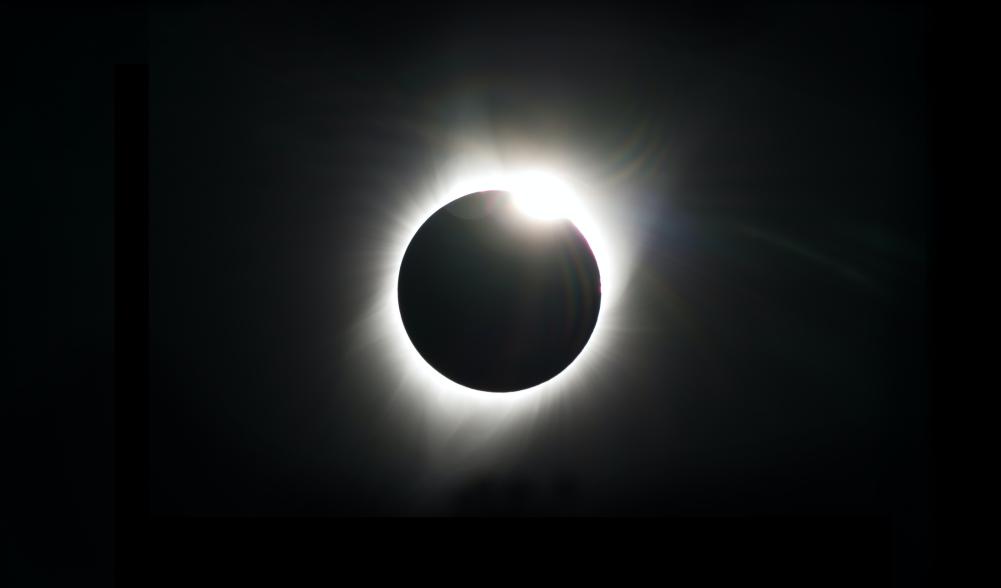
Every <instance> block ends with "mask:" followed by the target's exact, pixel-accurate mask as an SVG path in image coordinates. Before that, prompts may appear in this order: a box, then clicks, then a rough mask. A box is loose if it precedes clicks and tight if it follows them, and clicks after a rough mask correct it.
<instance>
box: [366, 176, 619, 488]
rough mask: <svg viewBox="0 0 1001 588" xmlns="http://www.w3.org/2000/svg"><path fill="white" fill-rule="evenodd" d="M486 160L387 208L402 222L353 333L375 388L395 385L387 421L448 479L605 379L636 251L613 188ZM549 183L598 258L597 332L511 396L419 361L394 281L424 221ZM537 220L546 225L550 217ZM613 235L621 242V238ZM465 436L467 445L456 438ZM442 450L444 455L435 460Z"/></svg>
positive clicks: (381, 254) (388, 239) (385, 249)
mask: <svg viewBox="0 0 1001 588" xmlns="http://www.w3.org/2000/svg"><path fill="white" fill-rule="evenodd" d="M476 163H481V165H476ZM483 163H484V162H482V161H481V162H471V161H470V160H469V158H468V157H467V158H464V159H463V160H462V161H456V162H455V167H454V169H455V170H456V171H457V173H454V174H447V173H446V174H441V175H440V176H438V177H437V178H434V177H432V179H431V180H429V185H427V187H426V189H425V190H419V191H417V192H416V194H415V193H414V192H413V191H410V192H409V193H402V191H401V196H400V199H399V200H398V201H397V202H396V203H395V205H394V206H393V208H392V209H391V210H389V209H386V214H387V216H389V217H390V218H391V219H392V221H395V222H393V223H391V224H390V226H389V228H388V229H386V232H385V233H384V234H383V236H384V239H383V240H382V242H381V244H380V245H378V246H377V251H375V252H374V253H375V254H376V255H377V257H378V260H379V262H378V264H377V265H378V267H377V268H376V272H377V274H376V275H375V276H374V277H376V279H377V280H378V284H377V285H374V286H375V288H376V289H375V293H376V295H377V299H376V300H375V301H374V305H373V307H372V308H371V309H370V311H369V312H368V313H367V314H366V315H365V317H364V318H363V320H362V323H360V325H359V326H360V329H359V331H358V337H357V338H356V343H357V344H358V345H356V348H357V347H358V346H362V347H364V348H365V354H366V357H368V359H367V360H366V361H370V362H373V367H372V370H371V371H370V372H369V376H368V377H369V378H372V379H374V380H379V381H382V382H384V384H379V385H377V389H384V387H386V386H388V387H389V388H390V389H393V387H394V386H395V392H394V393H393V394H392V395H391V398H389V399H388V400H389V404H388V405H386V407H385V408H386V410H387V411H388V412H387V418H394V419H402V420H398V422H401V423H406V424H407V426H408V428H411V430H412V431H414V432H415V433H416V434H418V435H419V437H420V438H423V439H424V442H425V443H427V447H426V449H427V450H428V451H429V455H430V456H431V462H429V463H438V464H440V465H442V467H446V465H445V464H447V467H448V469H449V471H448V473H447V475H448V476H454V475H459V468H457V465H456V464H457V463H458V462H461V461H462V459H463V458H464V457H466V456H468V455H471V454H472V453H471V452H481V453H482V451H484V450H486V449H488V448H489V449H491V450H503V451H508V450H511V449H512V448H513V447H514V446H516V445H517V444H518V443H519V440H520V439H524V438H525V437H523V436H521V435H517V434H512V433H514V432H515V431H516V430H518V429H519V428H523V427H531V426H532V425H533V423H534V422H535V421H536V420H537V418H538V417H540V416H541V415H542V414H543V413H545V412H546V411H547V410H549V409H550V408H551V407H555V406H556V405H560V406H564V405H565V399H566V398H568V393H569V392H571V391H578V392H583V390H582V389H585V388H588V387H589V385H590V384H593V383H594V382H595V381H596V379H598V378H601V377H603V376H604V374H605V373H606V372H607V371H608V370H605V369H604V368H605V367H606V364H607V360H608V359H609V358H610V356H612V355H614V354H615V349H616V346H617V345H618V341H617V338H618V337H619V336H620V335H621V332H622V331H623V326H622V324H621V319H620V318H619V317H621V316H622V314H621V310H622V309H620V308H619V301H620V300H621V299H622V294H623V291H624V288H625V281H626V278H627V276H628V273H629V266H630V264H629V261H630V259H631V258H630V254H631V253H632V249H633V248H634V247H635V246H634V245H633V244H632V243H631V242H630V241H629V240H628V239H627V238H625V237H626V236H627V235H628V233H626V231H627V230H628V224H629V221H623V220H621V219H622V218H627V216H626V215H625V214H624V213H623V212H620V209H621V208H622V207H621V206H620V205H621V202H622V200H621V195H620V194H616V197H617V198H616V200H614V201H613V200H611V199H610V198H608V197H607V196H606V195H605V194H599V193H596V192H595V191H592V190H591V188H590V186H589V185H588V184H587V183H586V182H578V181H574V182H571V181H570V180H569V177H570V176H569V175H563V174H561V173H557V172H553V171H549V168H538V167H530V168H529V167H526V168H517V169H513V170H512V169H508V168H505V167H503V166H500V165H494V164H493V162H490V164H488V165H482V164H483ZM460 170H461V171H460ZM462 172H465V173H462ZM442 175H443V176H445V179H443V178H442V177H441V176H442ZM537 182H541V183H537ZM546 185H548V186H550V187H552V186H560V191H559V193H558V194H557V197H558V199H559V204H560V209H559V215H558V216H561V217H565V218H568V219H569V220H571V221H572V222H573V223H574V224H575V225H576V226H577V228H578V229H579V230H580V231H581V233H582V234H583V236H584V238H585V239H586V240H587V241H588V244H589V245H590V247H591V251H592V253H593V254H594V256H595V260H596V262H597V264H598V268H599V271H600V274H601V290H602V301H601V308H600V310H599V313H598V319H597V323H596V325H595V328H594V331H593V332H592V333H591V337H590V339H589V340H588V342H587V344H586V345H585V346H584V348H583V350H582V351H581V352H580V354H579V355H578V356H577V357H576V358H575V359H574V361H573V362H571V364H570V365H569V366H567V368H566V369H564V370H563V371H562V372H560V373H559V374H557V375H556V376H554V377H553V378H551V379H549V380H547V381H545V382H542V383H541V384H538V385H536V386H533V387H531V388H526V389H523V390H519V391H516V392H511V393H507V394H492V393H488V392H483V391H480V390H474V389H472V388H467V387H465V386H462V385H461V384H458V383H456V382H454V381H452V380H449V379H448V378H446V377H445V376H444V375H442V374H441V373H439V372H438V371H437V370H435V369H434V368H433V367H431V365H429V364H428V363H427V362H426V361H425V360H424V358H423V357H421V355H420V354H419V353H418V351H417V349H416V348H415V347H414V346H413V344H412V342H411V340H410V337H409V336H408V335H407V332H406V330H405V328H404V326H403V319H402V317H401V315H400V309H399V301H398V297H397V284H398V279H399V272H400V267H401V264H402V261H403V256H404V253H405V251H406V249H407V246H408V245H409V243H410V241H411V239H412V238H413V236H414V234H416V232H417V230H418V229H419V228H420V227H421V226H422V225H423V224H424V222H425V221H427V219H428V218H429V217H430V216H431V215H432V214H434V213H435V212H437V211H438V210H439V209H440V208H441V207H442V206H444V205H446V204H448V203H449V202H452V201H453V200H456V199H458V198H461V197H463V196H465V195H467V194H471V193H474V192H480V191H485V190H504V191H508V192H511V193H512V195H513V196H515V198H518V199H522V198H526V197H539V196H542V195H543V193H544V192H545V190H543V189H542V188H544V187H545V186H546ZM533 186H534V187H533ZM403 194H408V197H403ZM523 204H524V201H523ZM538 204H541V203H538ZM551 204H555V203H547V204H546V205H545V206H544V207H540V208H541V209H542V210H540V208H535V209H532V208H531V206H532V204H529V210H526V213H528V214H529V215H533V212H535V213H536V214H535V216H536V217H538V216H539V214H538V213H539V212H542V214H541V216H542V217H547V216H552V215H555V214H556V211H555V210H553V209H552V207H551V206H550V205H551ZM599 218H600V219H601V222H598V220H597V219H599ZM540 222H545V221H544V218H543V219H542V220H540ZM609 228H611V229H612V230H611V231H609V230H608V229H609ZM611 237H616V238H617V239H616V241H615V242H614V243H613V240H612V238H611ZM614 245H620V246H618V247H616V246H614ZM574 399H575V400H574V402H575V406H581V404H580V400H581V397H580V395H577V394H575V395H574ZM457 436H458V437H457ZM458 439H461V443H457V440H458ZM446 455H447V456H448V457H447V459H446V458H445V456H446ZM435 456H437V457H438V458H440V459H438V460H435ZM457 460H459V461H458V462H457ZM439 473H441V474H442V475H443V476H444V475H446V474H445V473H443V472H439Z"/></svg>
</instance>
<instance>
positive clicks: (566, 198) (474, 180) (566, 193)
mask: <svg viewBox="0 0 1001 588" xmlns="http://www.w3.org/2000/svg"><path fill="white" fill-rule="evenodd" d="M487 190H503V191H506V192H509V193H511V195H512V197H513V199H514V202H515V205H516V206H517V207H518V208H519V209H520V210H522V211H523V212H525V213H526V215H528V216H529V217H531V218H530V219H529V221H530V222H531V221H532V220H533V219H542V220H548V219H557V218H565V219H567V220H570V221H571V222H573V223H574V225H576V226H577V228H578V230H580V232H581V234H582V235H583V236H584V238H585V239H586V240H587V242H588V245H589V246H590V248H591V252H592V253H593V254H594V257H595V261H596V262H597V264H598V272H599V274H600V277H601V291H602V300H601V307H600V308H599V311H598V320H597V323H596V325H595V328H594V331H593V332H592V333H591V337H590V338H589V339H588V342H587V344H586V345H585V346H584V349H583V350H582V351H581V352H580V354H579V355H578V356H577V357H576V358H575V359H574V361H573V362H571V364H570V365H569V366H567V367H566V369H564V370H563V371H562V372H560V373H559V374H557V375H556V376H554V377H553V378H551V379H550V380H547V381H545V382H542V383H541V384H537V385H535V386H532V387H530V388H525V389H523V390H518V391H515V392H507V393H491V392H484V391H481V390H475V389H473V388H468V387H466V386H463V385H461V384H459V383H457V382H454V381H452V380H450V379H448V378H446V377H445V376H444V375H442V374H441V373H440V372H438V371H437V370H435V369H434V368H433V367H431V365H429V364H428V363H427V362H426V361H425V360H424V358H423V357H421V355H420V353H418V351H417V349H416V348H415V347H414V346H413V343H412V342H411V340H410V336H409V335H408V334H407V332H406V329H405V327H404V326H403V318H402V316H401V315H400V309H399V298H398V292H397V285H398V282H399V273H400V266H401V264H402V261H403V254H404V253H405V252H406V248H407V246H408V245H409V244H410V240H411V239H412V238H413V236H414V234H416V232H417V229H419V228H420V227H421V226H422V225H423V224H424V223H425V222H426V221H427V219H428V218H430V217H431V215H433V214H434V213H435V212H437V211H438V210H439V209H441V207H443V206H445V205H447V204H448V203H450V202H452V201H454V200H457V199H459V198H461V197H463V196H466V195H468V194H472V193H475V192H482V191H487ZM612 266H613V264H612V262H611V256H610V254H609V248H608V245H607V241H606V240H605V239H604V236H603V234H602V233H601V231H600V230H599V228H598V226H597V224H596V223H595V222H594V219H593V217H592V216H591V215H589V214H588V213H587V210H586V208H585V206H584V205H583V203H582V201H581V199H580V195H579V194H578V193H577V192H576V190H574V188H573V187H572V185H571V184H570V183H569V182H568V181H566V180H564V179H562V177H561V176H559V175H557V174H554V173H552V172H548V171H540V170H528V171H517V172H509V173H494V174H485V175H482V176H477V177H471V178H465V179H463V180H460V181H457V182H455V184H454V185H453V187H452V188H451V189H450V190H448V191H447V192H445V194H443V196H442V197H440V198H439V199H438V201H437V202H436V203H435V204H433V205H431V206H429V207H428V208H427V209H426V210H424V211H423V213H422V214H421V215H420V217H419V221H417V222H414V223H412V228H411V229H410V230H408V231H407V235H406V237H405V239H403V240H402V242H401V243H400V247H399V253H398V256H397V263H396V267H395V268H394V271H393V274H392V281H391V284H392V285H391V287H389V288H387V289H386V293H387V296H388V297H389V304H390V306H391V308H392V309H393V312H392V318H393V321H392V329H393V331H394V332H395V336H394V337H392V339H393V340H394V341H396V342H398V344H399V345H401V346H402V347H404V348H405V349H406V355H407V357H408V358H409V360H408V362H407V363H408V366H409V368H410V370H411V371H412V372H414V373H419V374H421V377H420V379H421V380H422V381H423V382H424V384H425V385H430V386H434V387H436V388H439V389H441V390H449V391H452V392H456V393H459V394H461V395H463V396H469V395H470V394H472V395H473V396H474V397H475V398H478V399H484V401H485V402H505V403H510V402H513V401H514V399H516V398H524V397H525V396H527V395H531V394H533V393H539V392H541V391H543V390H545V389H553V388H562V387H563V385H565V384H567V383H572V382H574V381H575V380H577V383H580V382H581V381H580V380H578V379H577V378H575V377H574V376H575V375H576V376H580V373H579V368H580V365H581V364H583V363H586V361H587V359H588V357H589V356H590V355H591V354H590V353H589V351H593V347H594V346H595V344H597V343H598V342H599V341H600V339H601V334H602V331H603V328H602V327H604V324H603V323H604V321H603V320H602V318H603V316H604V315H605V314H606V312H605V311H606V309H607V308H608V307H609V305H610V304H611V303H612V302H613V301H612V299H611V298H610V297H608V296H607V295H606V293H607V292H610V291H612V288H609V286H610V285H611V284H614V280H615V271H614V268H613V267H612Z"/></svg>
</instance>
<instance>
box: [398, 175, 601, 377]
mask: <svg viewBox="0 0 1001 588" xmlns="http://www.w3.org/2000/svg"><path fill="white" fill-rule="evenodd" d="M538 202H541V200H538V199H536V200H532V201H530V202H528V206H526V205H525V202H522V201H519V199H518V197H517V195H515V194H512V193H511V192H507V191H500V190H495V191H484V192H476V193H473V194H468V195H466V196H463V197H461V198H459V199H457V200H454V201H452V202H451V203H449V204H447V205H445V206H444V207H442V208H441V209H439V210H438V211H437V212H435V213H434V214H432V215H431V217H430V218H428V220H427V221H425V222H424V224H423V225H422V226H421V227H420V229H418V230H417V232H416V234H415V235H414V237H413V238H412V240H411V241H410V244H409V245H408V246H407V249H406V252H405V253H404V255H403V260H402V263H401V266H400V274H399V282H398V287H397V292H398V298H399V309H400V315H401V318H402V321H403V326H404V328H405V329H406V332H407V335H408V336H409V338H410V340H411V342H412V343H413V345H414V347H415V348H416V349H417V351H418V353H420V355H421V356H422V357H423V358H424V360H425V361H427V363H428V364H429V365H431V366H432V367H433V368H434V369H435V370H437V371H438V372H440V373H441V374H442V375H444V376H445V377H447V378H449V379H450V380H452V381H454V382H457V383H459V384H461V385H463V386H466V387H469V388H473V389H476V390H482V391H487V392H513V391H516V390H523V389H526V388H531V387H533V386H535V385H538V384H541V383H543V382H545V381H547V380H549V379H551V378H553V377H554V376H556V375H557V374H559V373H560V372H562V371H563V370H564V369H566V368H567V366H569V365H570V364H571V363H572V362H573V360H574V359H575V358H576V357H577V355H578V354H580V352H581V350H583V349H584V346H585V345H586V344H587V341H588V339H589V338H590V336H591V333H592V331H593V330H594V327H595V324H596V322H597V320H598V311H599V308H600V305H601V280H600V275H599V271H598V264H597V262H596V260H595V256H594V253H593V252H592V251H591V247H590V246H589V245H588V242H587V240H586V239H585V238H584V235H583V234H582V233H581V232H580V230H579V229H578V228H577V226H576V225H575V224H574V223H573V222H572V221H571V220H569V219H567V218H560V217H559V216H558V215H549V214H546V212H547V211H546V209H545V208H538V207H535V208H533V206H532V204H533V203H538Z"/></svg>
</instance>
